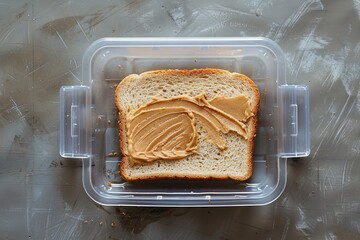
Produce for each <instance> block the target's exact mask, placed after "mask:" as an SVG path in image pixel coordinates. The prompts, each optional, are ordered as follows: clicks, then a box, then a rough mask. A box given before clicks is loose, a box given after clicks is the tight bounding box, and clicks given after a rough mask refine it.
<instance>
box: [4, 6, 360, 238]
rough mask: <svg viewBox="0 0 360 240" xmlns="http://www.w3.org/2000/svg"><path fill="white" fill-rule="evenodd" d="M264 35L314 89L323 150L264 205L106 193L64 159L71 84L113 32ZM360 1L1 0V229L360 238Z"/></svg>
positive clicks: (317, 137)
mask: <svg viewBox="0 0 360 240" xmlns="http://www.w3.org/2000/svg"><path fill="white" fill-rule="evenodd" d="M105 36H107V37H111V36H116V37H134V36H208V37H217V36H240V37H241V36H264V37H269V38H271V39H273V40H275V41H276V42H277V43H278V44H279V45H280V46H281V47H282V48H283V50H284V52H285V55H286V58H287V80H288V82H289V83H294V84H307V85H309V88H310V91H311V97H310V98H311V99H310V100H311V130H312V134H311V137H312V143H311V150H312V152H311V155H310V157H308V158H304V159H296V160H289V161H288V185H287V188H286V190H285V192H284V193H283V195H282V196H281V197H280V198H279V199H278V200H277V201H276V202H274V203H272V204H270V205H268V206H264V207H237V208H217V209H211V208H204V209H197V208H195V209H185V208H178V209H158V208H110V207H105V208H103V207H101V206H98V205H96V204H95V203H93V202H92V201H91V199H89V198H88V197H87V195H86V193H85V192H84V191H83V188H82V184H81V162H79V161H75V160H65V159H61V157H60V156H59V154H58V144H59V113H58V112H59V95H58V90H59V87H60V86H62V85H71V84H79V81H80V79H81V58H82V53H83V51H84V50H85V49H86V47H87V46H88V45H89V44H90V43H91V42H92V41H94V40H96V39H98V38H100V37H105ZM359 39H360V1H359V0H353V1H351V0H346V1H335V0H333V1H283V0H271V1H222V2H221V4H220V3H216V2H215V1H183V2H180V1H172V2H168V1H156V0H150V1H43V0H37V1H36V0H34V1H11V0H8V1H4V0H3V1H1V2H0V164H1V168H0V239H26V238H29V239H92V238H97V239H169V238H171V239H209V238H216V239H239V238H241V237H243V238H245V239H251V238H254V239H302V238H315V239H360V187H359V185H360V177H359V176H360V174H359V172H360V123H359V120H360V43H359Z"/></svg>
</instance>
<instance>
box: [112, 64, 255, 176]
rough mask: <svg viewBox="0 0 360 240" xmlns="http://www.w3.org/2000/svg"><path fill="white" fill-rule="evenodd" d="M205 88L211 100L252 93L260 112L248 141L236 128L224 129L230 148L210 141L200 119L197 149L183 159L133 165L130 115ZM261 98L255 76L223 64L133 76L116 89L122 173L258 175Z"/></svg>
mask: <svg viewBox="0 0 360 240" xmlns="http://www.w3.org/2000/svg"><path fill="white" fill-rule="evenodd" d="M201 93H206V96H207V99H213V98H214V97H215V96H219V95H223V96H224V97H235V96H238V95H240V94H243V95H245V96H246V97H248V99H249V100H250V102H251V109H252V112H253V113H254V116H253V117H251V118H249V119H248V120H247V122H246V127H247V130H248V140H245V139H244V138H242V137H239V135H237V134H236V133H233V132H230V133H228V134H222V137H223V138H224V139H225V141H226V144H227V148H226V149H225V150H219V149H218V148H217V146H216V145H215V144H213V143H211V142H210V141H209V140H208V137H207V133H206V131H205V130H204V129H202V127H201V124H196V130H197V133H198V137H199V141H198V149H197V152H198V153H197V154H192V155H190V156H188V157H186V158H183V159H179V160H157V161H154V162H152V163H144V164H135V165H131V164H130V161H129V158H128V157H127V139H126V116H127V115H128V114H129V113H130V112H132V111H135V110H136V109H138V108H139V107H140V106H142V105H144V104H146V103H147V102H149V101H150V100H151V99H152V98H154V97H163V98H171V97H175V96H179V95H188V96H190V97H195V96H197V95H199V94H201ZM259 101H260V95H259V90H258V88H257V86H256V85H255V83H254V82H253V81H252V80H251V79H250V78H248V77H247V76H245V75H243V74H240V73H230V72H228V71H226V70H221V69H210V68H207V69H194V70H158V71H150V72H145V73H142V74H140V75H137V74H132V75H129V76H127V77H126V78H124V79H123V80H122V81H121V82H120V84H119V85H118V86H117V89H116V91H115V103H116V106H117V108H118V110H119V136H120V149H121V152H122V160H121V163H120V173H121V175H122V177H123V178H124V179H126V180H128V181H134V180H148V179H164V178H165V179H233V180H246V179H248V178H249V177H250V176H251V174H252V155H253V142H254V141H253V138H254V136H255V131H256V125H257V111H258V108H259Z"/></svg>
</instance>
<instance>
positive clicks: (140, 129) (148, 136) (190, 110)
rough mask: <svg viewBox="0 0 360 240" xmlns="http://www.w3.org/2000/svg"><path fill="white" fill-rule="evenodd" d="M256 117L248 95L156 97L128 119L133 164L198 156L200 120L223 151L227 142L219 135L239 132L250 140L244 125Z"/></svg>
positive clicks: (128, 135)
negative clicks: (197, 126)
mask: <svg viewBox="0 0 360 240" xmlns="http://www.w3.org/2000/svg"><path fill="white" fill-rule="evenodd" d="M251 116H253V113H252V112H251V106H250V101H249V100H248V98H247V97H246V96H243V95H239V96H236V97H232V98H226V97H224V96H217V97H215V98H214V99H212V100H210V101H208V100H207V99H206V95H205V94H200V95H198V96H196V97H189V96H186V95H183V96H176V97H172V98H167V99H159V98H153V99H152V100H150V101H149V102H148V103H147V104H145V105H143V106H141V107H140V108H138V109H137V110H135V111H134V112H133V113H131V114H130V115H129V117H128V118H127V120H126V122H127V125H126V127H127V138H128V154H129V156H130V159H131V162H132V163H137V162H151V161H154V160H157V159H169V160H170V159H180V158H185V157H186V156H189V155H191V154H194V153H196V150H197V147H198V137H197V132H196V129H195V123H196V121H195V120H197V121H198V122H199V123H200V124H201V126H202V127H203V128H204V129H205V130H206V132H207V134H208V137H209V139H210V141H211V142H212V143H214V144H215V145H216V146H217V147H218V148H219V149H220V150H224V149H225V148H226V142H225V140H224V139H223V138H222V137H221V134H220V133H224V134H227V133H229V132H230V131H232V132H236V133H237V134H238V135H240V136H241V137H242V138H243V139H245V140H247V138H248V133H247V128H246V125H245V124H244V122H245V121H246V120H247V119H248V118H250V117H251Z"/></svg>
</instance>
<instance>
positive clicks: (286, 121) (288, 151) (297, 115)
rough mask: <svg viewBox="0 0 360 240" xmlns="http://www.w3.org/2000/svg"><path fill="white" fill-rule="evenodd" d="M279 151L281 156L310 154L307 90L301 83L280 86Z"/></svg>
mask: <svg viewBox="0 0 360 240" xmlns="http://www.w3.org/2000/svg"><path fill="white" fill-rule="evenodd" d="M279 96H280V101H279V105H280V112H279V113H280V124H281V125H280V126H281V128H280V129H281V136H280V137H281V142H280V147H281V152H280V155H281V157H283V158H290V157H291V158H294V157H306V156H309V154H310V123H309V122H310V114H309V112H310V111H309V90H308V87H307V86H303V85H282V86H280V95H279Z"/></svg>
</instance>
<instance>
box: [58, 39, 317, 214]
mask: <svg viewBox="0 0 360 240" xmlns="http://www.w3.org/2000/svg"><path fill="white" fill-rule="evenodd" d="M82 64H83V78H82V81H83V82H82V85H81V86H64V87H62V88H61V90H60V111H61V114H60V117H61V119H60V154H61V156H63V157H65V158H78V159H82V162H83V185H84V188H85V191H86V192H87V194H88V195H89V196H90V197H91V198H92V199H93V200H94V201H95V202H97V203H99V204H102V205H107V206H189V207H193V206H250V205H265V204H268V203H271V202H272V201H274V200H275V199H276V198H278V197H279V196H280V194H281V193H282V192H283V190H284V188H285V185H286V178H287V172H286V160H287V158H289V157H305V156H308V155H309V152H310V137H309V96H308V88H307V87H306V86H300V85H287V84H286V79H285V60H284V56H283V53H282V51H281V49H280V47H279V46H278V45H277V44H276V43H275V42H273V41H271V40H269V39H266V38H103V39H99V40H97V41H96V42H94V43H93V44H92V45H91V46H90V47H89V48H88V49H87V51H86V52H85V54H84V58H83V63H82ZM207 67H212V68H222V69H226V70H229V71H231V72H240V73H243V74H246V75H248V76H249V77H251V78H252V79H253V80H254V82H255V83H256V84H257V86H258V87H259V90H260V94H261V100H260V110H259V115H258V129H257V134H256V138H255V149H254V157H253V175H252V177H251V178H250V179H249V180H247V181H243V182H234V181H171V180H167V181H165V180H163V181H161V182H156V183H155V182H147V183H130V182H126V181H125V180H123V179H122V178H121V176H120V175H119V173H118V171H119V167H118V164H119V162H120V161H121V156H120V155H119V154H121V153H120V151H119V147H118V146H119V139H118V128H117V121H118V118H117V109H116V107H115V105H114V97H113V96H114V90H115V86H114V85H116V84H118V83H119V82H120V81H121V79H123V78H124V77H125V76H127V75H128V74H131V73H141V72H144V71H149V70H156V69H194V68H207ZM114 153H115V154H114ZM117 154H118V155H117ZM114 155H115V156H114Z"/></svg>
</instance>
